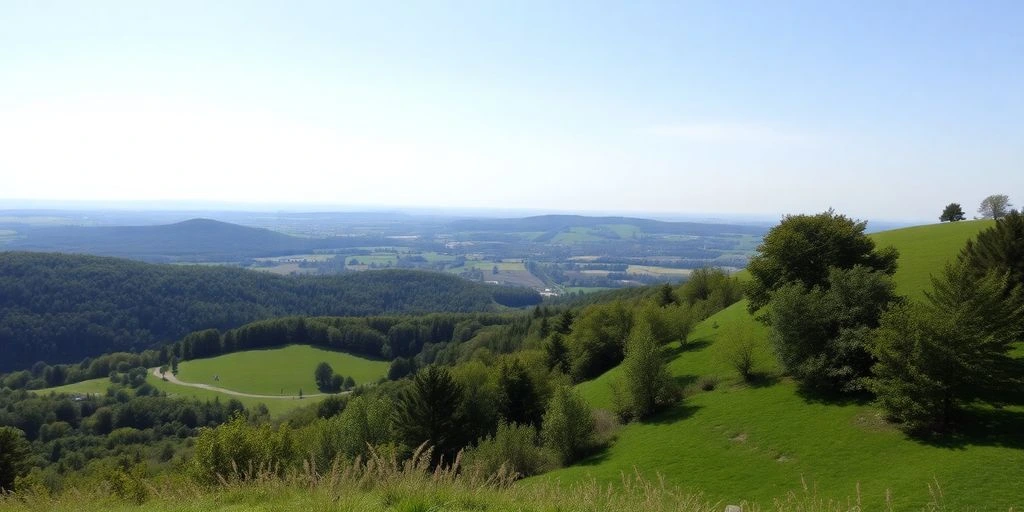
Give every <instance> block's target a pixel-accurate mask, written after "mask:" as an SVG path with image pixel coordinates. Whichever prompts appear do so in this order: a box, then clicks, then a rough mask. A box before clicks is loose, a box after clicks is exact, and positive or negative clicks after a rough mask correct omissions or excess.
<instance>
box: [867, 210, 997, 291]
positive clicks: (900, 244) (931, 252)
mask: <svg viewBox="0 0 1024 512" xmlns="http://www.w3.org/2000/svg"><path fill="white" fill-rule="evenodd" d="M993 224H994V222H993V221H991V220H974V221H961V222H947V223H943V224H931V225H928V226H916V227H912V228H903V229H895V230H892V231H883V232H881V233H875V234H873V235H871V238H873V239H874V240H875V244H876V245H877V246H879V247H885V246H887V245H892V246H895V247H896V248H897V249H899V251H900V259H899V268H898V269H896V290H897V291H898V292H899V293H901V294H904V295H908V296H910V297H923V294H922V292H923V291H924V290H925V289H927V288H929V287H931V280H930V278H929V276H930V275H931V274H934V273H937V272H939V271H940V270H941V269H942V266H943V265H944V264H945V262H946V261H949V260H950V259H952V258H953V257H955V256H956V255H957V254H959V253H960V249H961V248H963V246H964V244H965V243H967V240H969V239H971V238H973V237H974V236H975V235H977V234H978V233H979V232H980V231H982V230H983V229H985V228H987V227H990V226H992V225H993Z"/></svg>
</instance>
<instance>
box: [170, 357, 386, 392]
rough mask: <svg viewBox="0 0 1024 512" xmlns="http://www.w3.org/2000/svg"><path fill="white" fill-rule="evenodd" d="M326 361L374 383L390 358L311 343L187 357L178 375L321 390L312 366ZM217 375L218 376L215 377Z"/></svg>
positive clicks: (247, 388) (221, 383) (246, 387)
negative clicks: (190, 358) (370, 356)
mask: <svg viewBox="0 0 1024 512" xmlns="http://www.w3.org/2000/svg"><path fill="white" fill-rule="evenodd" d="M321 361H326V362H327V363H329V364H330V365H331V367H332V368H334V372H335V373H337V374H341V375H343V376H345V377H348V376H351V377H352V378H353V379H355V381H356V384H368V383H373V382H376V381H378V380H380V379H381V378H383V377H385V376H386V375H387V371H388V366H389V363H388V362H387V361H373V360H370V359H365V358H362V357H358V356H353V355H351V354H346V353H344V352H335V351H331V350H324V349H321V348H317V347H311V346H308V345H289V346H287V347H283V348H273V349H264V350H249V351H245V352H235V353H232V354H225V355H222V356H218V357H212V358H209V359H196V360H192V361H184V362H182V363H181V364H180V365H179V366H178V379H180V380H182V381H184V382H191V383H195V384H209V385H212V386H217V387H221V388H224V389H230V390H232V391H240V392H243V393H253V394H260V395H297V394H298V392H299V390H300V389H301V390H302V392H303V393H304V394H307V395H311V394H314V393H319V391H317V388H316V382H315V381H314V379H313V370H315V369H316V366H317V364H319V363H320V362H321ZM214 376H217V377H218V378H219V379H218V380H214Z"/></svg>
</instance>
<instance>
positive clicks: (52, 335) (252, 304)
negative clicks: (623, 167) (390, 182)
mask: <svg viewBox="0 0 1024 512" xmlns="http://www.w3.org/2000/svg"><path fill="white" fill-rule="evenodd" d="M539 300H540V297H539V296H538V295H537V293H536V292H534V291H532V290H526V289H515V288H508V287H495V286H489V285H482V284H477V283H472V282H469V281H466V280H464V279H460V278H458V277H455V276H450V275H445V274H440V273H432V272H416V271H403V270H388V271H380V272H360V273H351V274H345V275H340V276H327V277H282V276H275V275H271V274H265V273H259V272H254V271H250V270H242V269H235V268H227V267H201V266H167V265H152V264H146V263H139V262H134V261H128V260H122V259H115V258H105V257H95V256H78V255H61V254H47V253H17V252H8V253H0V352H2V353H3V354H4V357H3V359H2V360H0V371H4V370H12V369H17V368H24V367H27V366H29V365H31V364H32V363H34V362H36V361H39V360H44V361H47V362H49V363H57V362H77V361H80V360H81V359H82V358H84V357H87V356H95V355H99V354H103V353H106V352H114V351H125V350H139V349H142V348H145V347H148V346H151V345H153V344H154V343H157V342H162V341H173V340H177V339H179V338H181V337H182V336H184V335H186V334H188V333H190V332H192V331H196V330H200V329H205V328H217V329H228V328H232V327H237V326H240V325H242V324H245V323H247V322H252V321H254V320H260V319H264V318H272V317H277V316H285V315H316V316H362V315H375V314H383V313H424V312H430V311H485V310H490V309H494V308H496V307H499V303H501V304H504V305H508V306H522V305H529V304H534V303H536V302H539Z"/></svg>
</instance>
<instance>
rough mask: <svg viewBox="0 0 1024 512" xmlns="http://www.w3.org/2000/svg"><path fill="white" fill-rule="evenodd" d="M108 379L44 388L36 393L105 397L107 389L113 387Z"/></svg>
mask: <svg viewBox="0 0 1024 512" xmlns="http://www.w3.org/2000/svg"><path fill="white" fill-rule="evenodd" d="M113 385H114V384H113V383H112V382H110V379H109V378H107V377H103V378H100V379H90V380H83V381H82V382H76V383H74V384H65V385H63V386H57V387H54V388H45V389H40V390H39V391H37V392H38V393H49V392H51V391H52V392H54V393H67V394H72V395H74V394H79V395H105V394H107V388H109V387H110V386H113Z"/></svg>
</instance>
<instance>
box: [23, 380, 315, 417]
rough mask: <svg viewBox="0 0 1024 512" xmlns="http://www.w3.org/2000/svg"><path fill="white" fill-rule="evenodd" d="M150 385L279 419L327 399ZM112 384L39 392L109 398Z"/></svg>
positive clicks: (161, 383) (159, 382) (152, 382)
mask: <svg viewBox="0 0 1024 512" xmlns="http://www.w3.org/2000/svg"><path fill="white" fill-rule="evenodd" d="M146 382H148V383H149V384H150V385H152V386H153V387H154V388H156V389H159V390H160V391H163V392H164V393H167V396H169V397H181V398H195V399H196V400H199V401H201V402H206V401H213V400H220V401H222V402H226V401H228V400H232V399H234V400H238V401H239V402H242V404H243V405H245V407H246V408H249V409H251V408H254V407H256V406H257V405H259V404H261V403H262V404H264V405H266V406H267V410H268V411H270V415H271V416H272V417H275V418H276V417H279V416H281V415H283V414H286V413H288V412H291V411H292V410H294V409H296V408H298V407H302V406H304V405H309V404H315V403H317V402H319V401H321V400H323V399H324V398H326V397H324V396H309V397H305V398H303V399H301V400H299V399H298V398H281V399H272V400H271V399H260V398H249V397H241V396H232V395H227V394H224V393H219V392H216V391H210V390H207V389H199V388H193V387H190V386H181V385H178V384H174V383H171V382H167V381H164V380H161V379H160V378H158V377H154V376H153V375H147V376H146ZM112 385H113V384H111V382H110V379H108V378H105V377H104V378H101V379H91V380H85V381H82V382H76V383H74V384H68V385H65V386H59V387H55V388H46V389H40V390H37V391H36V392H37V393H44V394H45V393H50V392H54V393H67V394H71V395H75V394H80V395H88V394H95V395H105V394H106V393H107V388H109V387H110V386H112ZM310 393H311V394H312V393H318V391H316V389H315V387H314V389H313V390H311V392H310Z"/></svg>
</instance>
